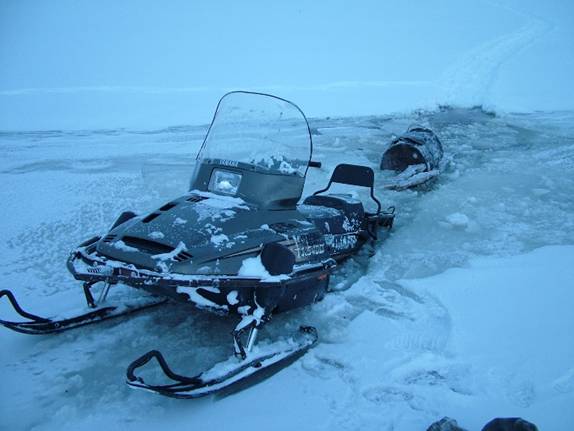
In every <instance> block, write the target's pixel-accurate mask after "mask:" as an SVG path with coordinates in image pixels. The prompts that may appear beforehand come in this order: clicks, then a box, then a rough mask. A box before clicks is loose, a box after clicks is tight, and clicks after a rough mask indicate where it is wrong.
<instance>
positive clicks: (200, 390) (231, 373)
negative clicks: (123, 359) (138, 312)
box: [126, 326, 318, 398]
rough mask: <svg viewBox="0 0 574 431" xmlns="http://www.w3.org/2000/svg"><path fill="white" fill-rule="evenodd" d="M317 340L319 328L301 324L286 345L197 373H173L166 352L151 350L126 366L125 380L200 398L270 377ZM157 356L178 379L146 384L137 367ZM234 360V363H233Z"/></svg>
mask: <svg viewBox="0 0 574 431" xmlns="http://www.w3.org/2000/svg"><path fill="white" fill-rule="evenodd" d="M317 340H318V336H317V330H316V329H315V328H314V327H312V326H301V327H300V328H299V333H298V338H297V339H296V340H293V341H292V342H290V343H288V346H286V347H285V348H284V349H280V350H277V351H274V352H268V351H263V350H262V351H258V352H250V353H248V354H247V357H246V358H245V359H243V360H239V359H236V358H232V359H230V360H228V361H225V362H221V363H218V364H216V365H215V366H213V367H212V368H210V369H209V370H207V371H204V372H203V373H201V374H198V375H196V376H194V377H187V376H182V375H179V374H176V373H174V372H173V371H172V370H171V368H169V365H168V364H167V362H166V360H165V358H164V357H163V355H162V354H161V353H160V352H159V351H157V350H152V351H150V352H148V353H146V354H145V355H143V356H141V357H140V358H138V359H136V360H135V361H134V362H132V363H131V364H130V365H129V367H128V369H127V373H126V374H127V381H126V383H127V384H128V385H130V386H131V387H133V388H138V389H144V390H147V391H151V392H155V393H158V394H160V395H164V396H168V397H172V398H199V397H203V396H206V395H211V394H215V393H222V392H225V390H230V391H231V389H232V387H233V388H235V387H237V385H238V384H240V383H248V382H247V381H248V380H251V379H255V378H256V376H257V377H263V375H264V377H263V378H265V377H268V375H266V373H265V372H266V371H267V372H268V373H269V375H271V374H272V373H275V372H277V371H279V370H280V369H282V368H283V367H285V366H287V365H289V364H290V363H291V362H293V361H294V360H296V359H297V358H299V357H300V356H302V355H303V354H304V353H305V352H307V350H309V349H310V348H311V347H313V346H314V345H315V344H316V343H317ZM154 358H155V359H156V360H157V362H158V363H159V366H160V367H161V369H162V371H163V373H164V374H165V376H166V377H168V378H170V379H171V380H173V381H174V382H175V383H171V384H165V385H151V384H147V383H146V382H145V381H144V380H143V379H142V378H141V377H138V376H136V375H135V373H134V372H135V370H136V369H137V368H140V367H142V366H144V365H145V364H147V363H148V362H149V361H150V360H151V359H154ZM232 361H233V362H235V363H232Z"/></svg>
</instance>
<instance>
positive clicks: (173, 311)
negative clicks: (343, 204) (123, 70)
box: [0, 108, 574, 431]
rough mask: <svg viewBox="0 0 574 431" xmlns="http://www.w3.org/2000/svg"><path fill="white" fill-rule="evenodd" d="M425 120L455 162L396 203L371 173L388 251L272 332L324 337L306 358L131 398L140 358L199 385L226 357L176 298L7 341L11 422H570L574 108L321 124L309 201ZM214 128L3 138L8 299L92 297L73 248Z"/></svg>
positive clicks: (164, 183)
mask: <svg viewBox="0 0 574 431" xmlns="http://www.w3.org/2000/svg"><path fill="white" fill-rule="evenodd" d="M413 121H416V122H421V123H423V124H427V125H429V126H431V127H432V128H433V129H435V130H436V132H437V133H438V135H439V136H440V138H441V140H442V142H443V144H444V146H445V150H446V157H447V159H448V164H447V168H446V169H445V171H444V172H443V173H442V175H441V177H440V179H439V181H438V183H437V184H436V185H435V186H434V187H433V188H432V189H431V190H429V191H426V192H423V191H419V192H415V191H403V192H394V191H384V190H383V188H382V185H383V183H384V181H385V177H384V175H382V174H381V173H380V172H378V171H377V185H378V186H377V190H378V194H379V195H380V197H381V198H382V200H383V202H384V203H385V205H394V206H396V208H397V222H396V225H395V228H394V231H393V233H392V235H391V236H390V238H389V239H388V240H387V241H386V242H384V243H383V244H381V245H379V246H378V248H377V253H376V255H375V256H374V257H373V258H371V259H369V260H368V261H366V262H365V261H364V260H361V259H357V260H355V261H351V262H349V263H348V264H346V265H345V267H344V271H345V272H344V273H342V274H340V275H338V276H337V277H336V280H335V282H336V283H340V285H341V287H343V286H344V287H346V290H341V291H339V292H335V293H332V294H330V295H328V296H327V297H326V298H325V299H324V300H323V301H322V302H320V303H318V304H316V305H313V306H311V307H307V308H305V309H301V310H297V311H295V312H292V313H288V314H285V315H280V316H277V317H276V318H275V319H274V321H273V322H272V323H271V324H270V325H268V326H267V328H266V329H265V330H264V333H263V341H265V340H266V339H267V340H269V339H274V338H275V337H280V336H282V335H284V334H288V333H290V332H292V331H293V330H295V328H297V327H298V325H299V324H312V325H314V326H316V327H317V328H318V330H319V334H320V344H319V345H318V346H317V347H316V348H314V349H312V350H311V351H310V352H308V353H307V354H306V355H305V356H304V357H303V358H302V359H300V360H299V361H297V362H295V363H294V364H293V365H292V366H290V367H289V368H287V369H285V370H283V371H281V372H279V373H278V374H276V375H275V376H273V377H272V378H270V379H268V380H266V381H264V382H262V383H260V384H258V385H257V386H254V387H252V388H250V389H248V390H246V391H243V392H240V393H237V394H234V395H231V396H229V397H226V398H223V399H213V398H207V399H200V400H194V401H185V400H173V399H166V398H162V397H159V396H155V395H153V394H149V393H145V392H141V391H134V390H130V389H129V388H128V387H127V386H126V385H125V384H124V375H125V374H124V373H125V368H126V366H127V364H128V363H129V362H131V360H133V359H134V358H135V357H137V356H139V355H140V354H142V353H144V352H146V351H148V350H150V349H152V348H159V349H160V350H162V351H163V352H164V353H165V354H166V356H167V358H168V360H170V362H172V363H173V367H174V369H176V370H177V371H181V372H182V373H187V374H192V373H193V372H194V371H198V370H200V369H202V368H204V367H206V366H207V365H208V364H211V363H213V362H214V361H216V360H218V359H222V358H224V357H225V356H227V355H228V354H229V352H230V350H229V349H230V336H229V331H230V329H231V328H232V327H233V326H234V324H235V323H236V322H235V320H233V319H221V318H217V317H214V316H211V315H209V314H205V313H201V312H198V311H194V310H189V309H187V308H186V307H181V306H178V305H170V306H168V308H164V309H157V310H153V311H149V312H147V313H145V314H140V315H137V316H133V317H132V318H129V319H125V320H120V321H117V322H109V323H103V324H101V325H99V326H95V327H86V328H83V329H78V330H75V331H71V332H69V333H66V334H62V335H57V336H46V337H32V336H25V335H20V334H16V333H12V332H10V331H8V330H0V341H1V344H2V349H0V381H2V385H0V400H1V403H0V428H1V429H6V430H29V429H34V430H36V431H40V430H51V429H59V430H89V429H96V428H106V429H134V430H145V429H157V428H163V427H166V426H169V428H170V429H182V430H183V429H202V430H211V429H213V430H215V429H228V428H230V427H233V428H234V429H238V430H240V429H252V428H253V427H254V426H255V424H259V426H265V427H267V428H269V429H278V430H287V429H313V430H315V429H317V430H322V429H324V430H327V429H329V430H331V429H348V430H357V429H365V430H385V429H389V430H390V429H394V430H405V431H406V430H409V431H410V430H424V429H426V426H428V425H429V424H430V423H431V422H433V421H434V420H437V419H440V418H441V417H442V416H445V415H449V416H452V417H455V418H457V420H458V421H459V424H461V425H462V426H464V427H466V428H467V429H469V430H479V429H480V428H481V427H482V425H484V423H486V422H487V420H489V419H491V418H492V417H494V416H522V417H524V418H526V419H528V420H531V421H533V422H535V423H537V424H538V425H539V426H540V429H544V430H567V429H572V428H573V427H574V414H573V413H572V410H571V406H572V405H573V403H574V336H573V335H572V328H573V327H574V314H573V313H572V309H574V291H573V289H574V265H573V263H574V244H573V238H574V218H573V216H572V215H573V214H574V201H573V199H572V196H574V177H573V176H572V170H573V168H574V113H572V112H554V113H531V114H520V115H518V114H517V115H509V114H508V115H493V114H490V113H487V112H484V111H482V110H480V109H459V108H444V109H440V110H435V111H429V112H422V111H421V112H415V113H411V114H408V115H393V116H391V115H388V116H369V117H347V118H331V119H325V118H315V119H312V120H311V126H312V128H313V130H314V141H315V157H314V159H317V160H321V161H322V162H323V168H321V169H319V170H312V171H310V174H309V178H308V183H307V186H306V193H308V192H311V191H313V190H315V189H318V188H319V187H320V186H322V185H323V184H324V183H325V182H326V181H327V179H328V176H329V175H330V172H331V170H332V169H333V168H334V166H335V165H336V164H337V163H340V162H351V163H362V164H367V165H370V166H373V167H376V166H377V165H378V163H379V160H380V156H381V151H382V148H383V146H384V144H385V143H386V142H388V141H389V139H390V137H391V136H392V134H393V133H399V132H402V131H404V130H405V129H406V127H407V125H408V124H410V123H411V122H413ZM204 132H205V127H177V128H168V129H162V130H157V131H145V132H138V131H130V130H119V129H110V130H100V131H77V132H21V133H16V132H6V133H3V134H2V135H0V151H1V152H2V154H3V157H2V159H1V161H0V179H1V184H2V185H1V187H0V199H1V200H2V223H1V224H0V235H1V237H2V241H1V242H0V280H1V284H0V287H2V288H11V289H13V290H14V291H15V293H16V294H17V296H18V297H19V298H21V301H22V303H23V304H24V305H25V306H26V307H27V308H29V309H31V310H34V311H37V312H38V313H39V314H40V313H43V314H49V313H51V312H54V311H55V310H61V309H65V308H69V307H70V306H71V305H72V304H73V303H75V302H78V303H79V302H80V301H81V295H82V293H81V289H80V286H79V285H78V284H77V283H76V282H74V281H73V280H72V279H71V277H70V276H69V275H68V274H67V270H66V268H65V259H66V257H67V253H68V252H69V250H70V249H72V247H74V246H75V245H77V244H78V243H79V242H80V241H82V240H84V239H85V238H87V237H89V236H90V235H92V234H95V233H99V232H103V231H105V230H106V229H107V228H108V227H109V226H110V224H111V223H112V222H113V220H114V219H115V217H116V216H117V214H118V213H120V212H121V211H123V210H126V209H132V210H135V211H137V212H145V211H148V210H150V209H152V208H155V207H157V206H158V204H160V203H163V202H164V201H165V200H167V199H169V198H172V197H174V196H177V195H179V194H181V193H182V192H184V191H185V190H186V188H187V186H188V181H189V175H190V173H191V171H192V165H193V159H194V153H195V150H196V149H197V148H198V146H199V144H200V142H201V139H202V135H203V133H204ZM135 294H136V295H137V292H136V293H135ZM0 313H3V314H2V315H6V314H7V313H8V307H7V306H6V304H0Z"/></svg>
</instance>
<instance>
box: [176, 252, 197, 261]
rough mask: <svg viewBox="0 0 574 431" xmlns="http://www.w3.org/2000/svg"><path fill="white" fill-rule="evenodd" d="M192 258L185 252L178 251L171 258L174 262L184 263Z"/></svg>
mask: <svg viewBox="0 0 574 431" xmlns="http://www.w3.org/2000/svg"><path fill="white" fill-rule="evenodd" d="M192 257H193V256H192V255H191V254H189V253H188V252H187V251H180V252H179V253H178V254H176V255H175V256H174V257H173V260H175V261H176V262H184V261H186V260H189V259H191V258H192Z"/></svg>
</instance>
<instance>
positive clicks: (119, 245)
mask: <svg viewBox="0 0 574 431" xmlns="http://www.w3.org/2000/svg"><path fill="white" fill-rule="evenodd" d="M112 245H113V247H114V248H117V249H118V250H121V251H132V252H133V251H139V250H138V249H137V248H135V247H130V246H129V245H127V244H126V243H125V242H123V241H121V240H120V241H116V242H114V243H113V244H112Z"/></svg>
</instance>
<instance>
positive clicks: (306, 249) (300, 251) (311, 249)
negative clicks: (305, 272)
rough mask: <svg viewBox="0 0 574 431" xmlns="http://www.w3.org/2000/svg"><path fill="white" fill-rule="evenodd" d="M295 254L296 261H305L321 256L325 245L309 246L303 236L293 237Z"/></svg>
mask: <svg viewBox="0 0 574 431" xmlns="http://www.w3.org/2000/svg"><path fill="white" fill-rule="evenodd" d="M293 239H294V240H295V253H296V255H297V259H306V258H308V257H311V256H317V255H322V254H324V253H325V244H324V243H322V242H321V243H317V244H309V243H308V238H307V237H304V236H295V237H293Z"/></svg>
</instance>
